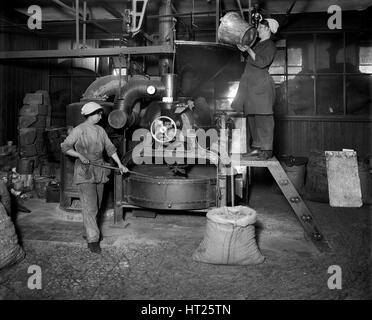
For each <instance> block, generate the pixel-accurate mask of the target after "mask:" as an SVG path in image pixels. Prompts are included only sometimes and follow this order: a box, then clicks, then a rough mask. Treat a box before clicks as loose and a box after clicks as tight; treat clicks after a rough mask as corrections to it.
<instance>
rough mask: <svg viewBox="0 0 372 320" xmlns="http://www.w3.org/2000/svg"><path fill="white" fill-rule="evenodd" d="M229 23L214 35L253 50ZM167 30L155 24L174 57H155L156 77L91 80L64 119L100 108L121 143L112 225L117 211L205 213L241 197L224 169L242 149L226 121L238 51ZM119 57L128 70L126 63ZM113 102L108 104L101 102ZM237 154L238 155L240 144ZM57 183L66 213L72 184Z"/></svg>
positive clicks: (238, 183)
mask: <svg viewBox="0 0 372 320" xmlns="http://www.w3.org/2000/svg"><path fill="white" fill-rule="evenodd" d="M160 12H164V8H162V9H161V10H160ZM165 12H166V10H165ZM234 18H235V16H232V17H229V18H228V21H223V22H224V23H221V28H220V30H219V32H222V34H221V35H219V36H220V37H222V38H223V37H224V38H225V39H231V38H234V37H236V38H237V39H238V40H236V39H234V40H233V41H240V40H242V39H243V38H244V41H245V43H248V44H249V43H253V42H254V41H255V39H256V30H255V29H254V28H253V27H251V26H248V27H247V26H244V27H242V26H241V25H240V24H241V21H238V22H236V21H235V22H234ZM234 23H235V25H234ZM236 23H238V24H239V28H236ZM173 27H174V24H173V22H172V19H168V20H167V19H162V20H161V22H160V26H159V38H160V39H163V41H164V45H171V46H172V47H173V49H174V50H173V52H172V53H171V54H159V56H158V57H157V59H158V61H157V63H158V69H159V73H158V75H156V76H148V75H143V74H138V73H137V74H130V68H127V69H126V70H125V71H126V72H125V73H126V75H125V76H114V75H113V76H105V77H102V78H99V79H97V80H96V81H94V82H93V83H92V84H91V85H90V86H89V88H88V89H87V90H86V92H85V93H84V95H83V97H82V99H81V101H80V102H78V103H75V104H71V105H69V106H68V110H71V111H70V112H69V111H68V110H67V111H68V112H67V114H70V113H74V112H73V111H72V110H75V111H76V110H80V108H81V106H82V105H83V104H84V103H85V102H87V101H97V102H99V103H101V104H104V106H105V113H106V115H107V118H108V125H109V126H107V128H108V131H109V132H111V134H112V133H114V134H115V135H116V136H119V137H121V138H119V139H114V140H116V141H119V142H118V143H117V147H118V150H119V153H120V155H121V157H122V162H123V164H124V165H126V166H127V167H128V168H129V169H130V171H131V172H130V173H129V174H126V175H120V174H119V173H118V172H115V174H114V212H115V222H120V221H122V217H123V211H124V212H125V211H127V210H133V209H134V208H142V209H143V208H145V209H149V210H183V211H184V210H187V211H207V210H209V209H210V208H212V207H216V206H224V205H227V203H228V202H234V199H235V194H239V195H240V196H242V193H243V185H244V181H246V179H242V177H241V176H236V172H234V171H232V170H231V152H232V149H233V146H232V145H233V144H234V142H235V143H236V142H238V143H239V142H241V141H243V143H244V144H245V140H244V139H243V136H244V135H245V132H244V130H245V129H244V125H242V128H241V129H242V131H241V140H240V138H239V137H238V138H237V137H233V136H232V130H231V129H232V128H234V126H236V121H235V120H236V119H237V118H239V117H238V116H237V118H235V120H234V119H233V118H234V112H233V110H231V109H230V103H231V100H232V98H233V94H232V93H231V89H232V87H233V90H235V91H236V89H237V83H238V80H239V77H240V74H241V72H242V69H241V65H240V58H241V56H240V52H239V51H238V50H237V49H236V46H235V45H232V44H226V43H225V44H221V43H210V42H196V41H180V40H176V39H175V36H174V34H175V32H173V31H174V30H173ZM234 30H235V31H234ZM236 30H238V31H236ZM229 32H234V33H235V34H228V33H229ZM237 32H238V34H236V33H237ZM167 35H168V36H167ZM169 35H173V36H172V37H170V39H169ZM225 42H227V41H225ZM121 58H124V60H125V62H126V63H124V65H126V66H130V61H129V60H130V57H129V56H128V57H121ZM152 64H153V62H152ZM145 69H146V68H145ZM121 74H123V72H122V70H120V75H121ZM113 96H114V99H113V100H114V101H113V103H111V102H107V101H108V98H110V97H113ZM75 113H76V112H75ZM231 115H232V116H233V117H230V116H231ZM235 116H236V115H235ZM67 118H69V116H68V117H67ZM70 118H72V119H75V120H74V121H76V119H77V117H75V116H72V117H70ZM67 120H68V119H67ZM234 121H235V122H234ZM238 122H239V121H238ZM239 123H240V124H242V123H243V122H242V121H240V122H239ZM75 125H76V123H75ZM203 134H204V136H203ZM237 140H239V141H237ZM239 149H240V150H239V152H242V153H244V152H245V145H242V146H241V147H240V148H239ZM62 171H65V172H67V171H69V172H70V175H71V174H72V171H71V163H70V170H64V169H63V168H62ZM234 175H235V179H234ZM64 176H66V179H64V180H65V181H64V183H62V190H61V192H62V195H61V207H62V208H64V209H65V208H66V207H67V205H70V203H69V201H68V200H69V199H70V198H71V195H74V194H75V196H76V190H75V191H74V190H73V189H74V186H73V185H71V183H70V184H68V183H67V181H71V180H72V179H71V177H67V173H66V174H64ZM63 186H65V187H63ZM230 186H231V187H230ZM66 199H67V202H66ZM67 203H69V204H67Z"/></svg>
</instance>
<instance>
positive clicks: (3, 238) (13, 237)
mask: <svg viewBox="0 0 372 320" xmlns="http://www.w3.org/2000/svg"><path fill="white" fill-rule="evenodd" d="M24 256H25V253H24V251H23V250H22V248H21V247H20V246H19V244H18V237H17V234H16V232H15V229H14V225H13V222H12V221H11V219H10V217H9V216H8V214H7V213H6V210H5V208H4V206H3V204H2V203H1V202H0V269H2V268H5V267H7V266H10V265H12V264H14V263H16V262H18V261H20V260H21V259H23V258H24Z"/></svg>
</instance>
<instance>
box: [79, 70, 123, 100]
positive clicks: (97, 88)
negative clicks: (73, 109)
mask: <svg viewBox="0 0 372 320" xmlns="http://www.w3.org/2000/svg"><path fill="white" fill-rule="evenodd" d="M125 84H126V82H123V81H122V83H121V86H120V76H119V75H117V76H114V75H109V76H104V77H100V78H97V79H96V80H95V81H93V82H92V83H91V84H90V86H89V87H88V88H87V89H86V90H85V92H84V93H83V96H82V98H81V101H86V100H97V101H106V100H107V98H108V97H110V96H117V95H118V94H119V92H120V87H123V86H124V85H125Z"/></svg>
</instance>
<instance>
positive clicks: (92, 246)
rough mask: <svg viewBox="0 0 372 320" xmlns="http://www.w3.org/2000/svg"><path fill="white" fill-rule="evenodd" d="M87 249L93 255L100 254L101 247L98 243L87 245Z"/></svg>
mask: <svg viewBox="0 0 372 320" xmlns="http://www.w3.org/2000/svg"><path fill="white" fill-rule="evenodd" d="M88 249H89V250H90V251H91V252H93V253H98V254H101V246H100V245H99V242H90V243H88Z"/></svg>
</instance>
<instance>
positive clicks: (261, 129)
mask: <svg viewBox="0 0 372 320" xmlns="http://www.w3.org/2000/svg"><path fill="white" fill-rule="evenodd" d="M278 27H279V24H278V22H277V21H276V20H274V19H263V20H261V21H260V23H259V25H258V28H257V32H258V36H259V39H260V40H259V41H258V42H257V43H256V45H255V46H254V47H253V49H251V48H250V47H249V46H242V45H237V46H238V48H239V50H241V51H243V52H248V56H247V63H246V67H245V70H244V73H243V75H242V77H241V79H240V83H239V89H238V92H237V94H236V97H235V99H234V101H233V102H232V104H231V107H232V108H233V109H235V110H237V111H240V112H244V115H245V116H247V118H248V127H249V131H250V134H251V137H252V145H251V150H250V152H249V153H248V155H249V156H258V158H259V159H263V160H265V159H268V158H271V157H272V150H273V138H274V117H273V106H274V102H275V85H274V81H273V79H272V78H271V76H270V74H269V72H268V70H269V67H270V65H271V63H272V62H273V60H274V57H275V54H276V46H275V44H274V42H273V41H272V40H271V39H270V37H271V34H272V33H276V31H277V30H278Z"/></svg>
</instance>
